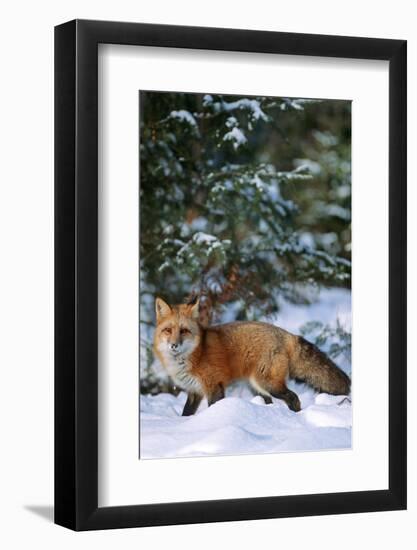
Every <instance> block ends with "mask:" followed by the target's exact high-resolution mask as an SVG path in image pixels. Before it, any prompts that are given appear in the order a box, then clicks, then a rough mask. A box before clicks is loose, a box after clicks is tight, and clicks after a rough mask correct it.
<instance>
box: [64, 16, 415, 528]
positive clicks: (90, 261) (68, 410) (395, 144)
mask: <svg viewBox="0 0 417 550" xmlns="http://www.w3.org/2000/svg"><path fill="white" fill-rule="evenodd" d="M106 43H111V44H123V45H143V46H161V47H172V48H174V47H175V48H194V49H204V50H213V51H214V50H228V51H240V52H258V53H275V54H290V55H303V56H321V57H338V58H355V59H374V60H387V61H388V62H389V403H388V407H389V488H388V489H387V490H377V491H358V492H348V493H334V494H306V495H296V496H274V497H262V498H245V499H232V500H216V501H200V502H182V503H168V504H146V505H136V506H117V507H98V498H97V494H98V467H97V465H98V448H97V435H98V411H97V404H98V392H97V388H98V350H97V335H98V329H97V326H98V315H97V307H98V292H97V276H98V251H97V245H98V223H97V222H98V212H97V199H98V152H97V145H98V132H97V127H98V109H97V104H98V76H97V72H98V71H97V68H98V65H97V53H98V44H106ZM406 46H407V44H406V41H404V40H387V39H374V38H354V37H342V36H322V35H311V34H292V33H280V32H264V31H248V30H236V29H218V28H197V27H181V26H165V25H150V24H142V23H118V22H106V21H85V20H74V21H70V22H68V23H64V24H62V25H59V26H57V27H56V28H55V523H57V524H59V525H63V526H65V527H68V528H70V529H74V530H77V531H78V530H91V529H108V528H123V527H140V526H152V525H170V524H184V523H201V522H215V521H236V520H249V519H261V518H280V517H290V516H292V517H294V516H309V515H324V514H341V513H352V512H371V511H386V510H402V509H405V508H406V454H407V453H406V432H407V424H406V113H407V107H406Z"/></svg>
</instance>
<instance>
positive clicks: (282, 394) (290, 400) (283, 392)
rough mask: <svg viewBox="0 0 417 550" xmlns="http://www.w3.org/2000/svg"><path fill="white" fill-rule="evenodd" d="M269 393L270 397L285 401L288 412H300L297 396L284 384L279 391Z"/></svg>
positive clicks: (274, 390) (272, 390)
mask: <svg viewBox="0 0 417 550" xmlns="http://www.w3.org/2000/svg"><path fill="white" fill-rule="evenodd" d="M270 393H271V395H272V397H276V398H277V399H282V400H283V401H285V403H286V404H287V405H288V408H289V409H290V410H292V411H294V412H298V411H301V403H300V400H299V398H298V395H297V394H296V393H294V392H293V391H291V390H290V389H289V388H287V385H286V384H284V385H283V386H281V387H280V388H279V389H271V391H270Z"/></svg>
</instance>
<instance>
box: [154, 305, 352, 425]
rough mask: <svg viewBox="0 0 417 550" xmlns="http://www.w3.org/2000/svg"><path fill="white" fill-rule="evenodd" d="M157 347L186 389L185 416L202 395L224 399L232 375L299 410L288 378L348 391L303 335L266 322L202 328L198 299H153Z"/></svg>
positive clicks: (337, 391) (335, 391) (326, 359)
mask: <svg viewBox="0 0 417 550" xmlns="http://www.w3.org/2000/svg"><path fill="white" fill-rule="evenodd" d="M155 309H156V323H157V324H156V330H155V336H154V351H155V354H156V356H157V357H158V358H159V360H160V361H161V363H162V365H163V366H164V367H165V369H166V370H167V372H168V374H169V375H170V376H171V378H172V379H173V381H174V382H175V384H176V385H178V386H179V387H180V388H182V389H183V390H185V391H186V392H187V394H188V398H187V402H186V403H185V406H184V410H183V413H182V415H183V416H189V415H192V414H194V413H195V412H196V411H197V409H198V406H199V405H200V402H201V400H202V399H203V397H206V398H207V401H208V404H209V406H210V405H212V404H213V403H215V402H216V401H218V400H219V399H222V398H223V397H224V395H225V393H224V392H225V388H226V386H227V385H228V384H229V383H230V382H232V381H233V380H238V379H246V380H248V381H249V382H250V384H251V386H252V387H253V388H254V389H255V390H256V391H257V392H259V393H260V394H261V395H262V396H263V397H264V399H265V402H266V403H271V402H272V400H271V397H276V398H278V399H282V400H283V401H284V402H285V403H286V404H287V405H288V407H289V408H290V409H291V410H292V411H295V412H297V411H299V410H300V409H301V406H300V400H299V399H298V396H297V395H296V394H295V393H294V392H293V391H291V390H290V389H288V387H287V384H286V381H287V379H288V378H293V379H295V380H299V381H303V382H306V383H308V384H309V385H310V386H312V387H313V388H314V389H316V390H318V391H320V392H326V393H331V394H334V395H349V392H350V378H349V377H348V376H347V374H345V373H344V372H343V371H342V370H341V369H340V368H339V367H337V366H336V365H335V364H334V363H333V361H332V360H331V359H330V358H329V357H327V355H326V354H325V353H323V352H322V351H320V350H319V349H318V348H317V347H316V346H315V345H314V344H311V343H310V342H308V341H307V340H305V339H304V338H302V337H301V336H295V335H294V334H291V333H289V332H287V331H286V330H284V329H282V328H279V327H276V326H274V325H271V324H269V323H262V322H233V323H227V324H224V325H214V326H210V327H208V328H206V327H203V326H202V324H201V323H200V322H199V302H198V301H197V302H196V303H193V304H180V305H175V306H170V305H168V304H167V303H166V302H164V300H162V299H161V298H157V299H156V302H155Z"/></svg>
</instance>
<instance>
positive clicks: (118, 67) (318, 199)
mask: <svg viewBox="0 0 417 550" xmlns="http://www.w3.org/2000/svg"><path fill="white" fill-rule="evenodd" d="M55 158H56V164H55V196H56V202H55V205H56V209H55V219H56V226H55V244H56V246H55V258H56V277H55V280H56V287H55V288H56V300H55V303H56V316H55V319H56V325H55V326H56V329H55V521H56V523H58V524H60V525H63V526H65V527H69V528H71V529H74V530H88V529H106V528H122V527H139V526H151V525H168V524H177V523H198V522H213V521H231V520H245V519H260V518H273V517H276V518H278V517H288V516H306V515H323V514H337V513H352V512H369V511H381V510H397V509H398V510H399V509H404V508H405V507H406V351H405V350H406V42H405V41H402V40H385V39H384V40H382V39H373V38H354V37H338V36H319V35H305V34H288V33H279V32H260V31H246V30H236V29H211V28H193V27H173V26H161V25H148V24H139V23H116V22H104V21H79V20H77V21H71V22H68V23H65V24H63V25H60V26H58V27H56V29H55Z"/></svg>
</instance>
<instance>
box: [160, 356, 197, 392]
mask: <svg viewBox="0 0 417 550" xmlns="http://www.w3.org/2000/svg"><path fill="white" fill-rule="evenodd" d="M164 366H165V368H166V370H167V372H168V374H169V375H170V377H171V378H172V379H173V380H174V382H175V384H176V385H177V386H179V387H180V388H182V389H183V390H185V391H188V392H194V393H198V394H200V395H201V394H203V389H202V387H201V383H200V381H199V380H198V378H196V377H195V376H193V375H192V374H190V372H189V366H188V364H187V360H186V359H185V357H184V356H182V355H177V356H176V357H173V356H172V355H166V354H164Z"/></svg>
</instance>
